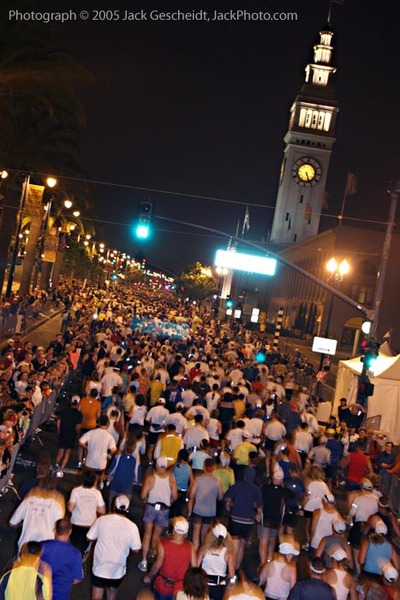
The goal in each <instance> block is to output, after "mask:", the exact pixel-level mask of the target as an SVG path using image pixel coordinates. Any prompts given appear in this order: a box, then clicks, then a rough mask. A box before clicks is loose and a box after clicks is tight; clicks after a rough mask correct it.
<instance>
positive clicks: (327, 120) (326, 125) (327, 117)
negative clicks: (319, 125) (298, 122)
mask: <svg viewBox="0 0 400 600" xmlns="http://www.w3.org/2000/svg"><path fill="white" fill-rule="evenodd" d="M331 119H332V114H331V113H329V112H327V113H326V115H325V120H324V131H329V127H330V126H331Z"/></svg>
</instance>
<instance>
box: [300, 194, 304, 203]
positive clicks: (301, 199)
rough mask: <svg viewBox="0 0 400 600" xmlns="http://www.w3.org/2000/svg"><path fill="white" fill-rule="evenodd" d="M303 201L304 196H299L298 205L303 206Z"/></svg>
mask: <svg viewBox="0 0 400 600" xmlns="http://www.w3.org/2000/svg"><path fill="white" fill-rule="evenodd" d="M303 199H304V196H303V194H301V196H300V204H303Z"/></svg>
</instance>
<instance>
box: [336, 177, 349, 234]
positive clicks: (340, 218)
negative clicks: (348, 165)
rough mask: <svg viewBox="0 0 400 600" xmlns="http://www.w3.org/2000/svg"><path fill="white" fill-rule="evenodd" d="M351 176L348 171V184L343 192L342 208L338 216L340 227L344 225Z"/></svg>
mask: <svg viewBox="0 0 400 600" xmlns="http://www.w3.org/2000/svg"><path fill="white" fill-rule="evenodd" d="M348 176H349V172H347V177H346V184H345V186H344V192H343V200H342V207H341V209H340V214H339V216H338V219H339V227H341V226H342V221H343V213H344V207H345V206H346V200H347V178H348Z"/></svg>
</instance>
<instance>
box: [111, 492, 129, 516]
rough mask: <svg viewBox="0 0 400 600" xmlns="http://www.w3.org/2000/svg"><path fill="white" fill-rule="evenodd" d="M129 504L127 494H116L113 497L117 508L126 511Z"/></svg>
mask: <svg viewBox="0 0 400 600" xmlns="http://www.w3.org/2000/svg"><path fill="white" fill-rule="evenodd" d="M129 504H130V500H129V498H128V496H125V495H124V494H121V496H117V497H116V498H115V504H114V506H115V508H116V509H117V510H125V511H126V512H128V510H129Z"/></svg>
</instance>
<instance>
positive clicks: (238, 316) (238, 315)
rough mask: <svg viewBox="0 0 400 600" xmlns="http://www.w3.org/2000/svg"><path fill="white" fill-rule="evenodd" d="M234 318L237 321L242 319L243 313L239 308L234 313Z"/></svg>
mask: <svg viewBox="0 0 400 600" xmlns="http://www.w3.org/2000/svg"><path fill="white" fill-rule="evenodd" d="M233 316H234V317H235V319H240V317H241V316H242V311H241V310H240V309H239V308H237V309H236V310H235V312H234V313H233Z"/></svg>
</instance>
